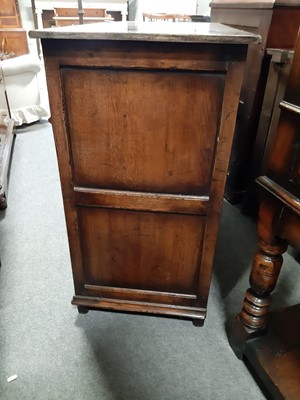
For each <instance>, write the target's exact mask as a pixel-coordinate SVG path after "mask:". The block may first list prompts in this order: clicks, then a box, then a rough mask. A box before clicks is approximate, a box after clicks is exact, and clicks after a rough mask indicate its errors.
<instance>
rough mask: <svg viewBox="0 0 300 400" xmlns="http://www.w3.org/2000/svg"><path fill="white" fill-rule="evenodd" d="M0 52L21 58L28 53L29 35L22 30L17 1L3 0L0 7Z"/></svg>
mask: <svg viewBox="0 0 300 400" xmlns="http://www.w3.org/2000/svg"><path fill="white" fill-rule="evenodd" d="M0 51H1V52H2V53H4V52H5V53H14V54H15V55H16V56H21V55H23V54H26V53H28V44H27V33H26V31H25V30H24V29H22V22H21V18H20V12H19V6H18V1H17V0H2V1H1V6H0Z"/></svg>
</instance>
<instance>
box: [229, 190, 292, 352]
mask: <svg viewBox="0 0 300 400" xmlns="http://www.w3.org/2000/svg"><path fill="white" fill-rule="evenodd" d="M278 207H279V205H278V203H277V202H276V201H275V202H274V201H273V200H272V201H270V202H269V201H268V198H265V199H264V200H263V201H262V203H261V206H260V215H259V223H258V234H259V241H258V245H259V249H258V251H257V252H256V254H255V256H254V260H253V264H252V270H251V275H250V288H249V289H248V290H247V291H246V293H245V298H244V302H243V308H242V310H241V312H240V313H239V314H238V315H237V317H236V319H235V323H234V327H233V331H232V335H231V337H230V345H231V347H232V349H233V350H234V352H235V353H236V355H237V357H239V358H242V356H243V351H244V347H245V344H246V341H247V340H248V339H250V338H253V337H255V336H258V335H259V334H261V333H262V332H263V331H264V330H265V329H266V326H267V315H268V312H269V307H270V304H271V295H270V293H271V292H272V291H273V290H274V288H275V286H276V283H277V279H278V276H279V273H280V269H281V266H282V261H283V259H282V254H283V253H284V252H285V251H286V249H287V243H286V241H285V240H282V239H279V238H277V237H276V236H275V232H276V225H277V224H276V221H277V218H278V217H279V216H280V212H279V211H280V209H279V208H278Z"/></svg>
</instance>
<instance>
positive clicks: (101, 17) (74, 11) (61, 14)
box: [53, 8, 114, 26]
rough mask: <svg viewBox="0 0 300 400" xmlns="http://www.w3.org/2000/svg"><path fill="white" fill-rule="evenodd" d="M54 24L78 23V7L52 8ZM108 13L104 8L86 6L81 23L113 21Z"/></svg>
mask: <svg viewBox="0 0 300 400" xmlns="http://www.w3.org/2000/svg"><path fill="white" fill-rule="evenodd" d="M53 19H54V21H55V25H56V26H68V25H79V16H78V8H54V17H53ZM113 20H114V19H113V18H112V17H111V15H110V14H107V12H106V9H104V8H87V9H85V10H84V12H83V23H84V24H90V23H95V22H106V21H113Z"/></svg>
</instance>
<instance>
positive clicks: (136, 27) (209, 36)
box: [29, 22, 260, 44]
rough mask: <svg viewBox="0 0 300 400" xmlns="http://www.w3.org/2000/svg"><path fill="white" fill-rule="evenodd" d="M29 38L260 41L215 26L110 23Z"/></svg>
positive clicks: (54, 30)
mask: <svg viewBox="0 0 300 400" xmlns="http://www.w3.org/2000/svg"><path fill="white" fill-rule="evenodd" d="M29 36H30V37H32V38H41V39H86V40H130V41H149V42H189V43H233V44H248V43H252V42H258V41H259V39H260V37H259V36H258V35H254V34H252V33H249V32H245V31H241V30H237V29H234V28H230V27H228V26H226V25H222V24H218V23H206V22H200V23H199V22H172V23H170V22H142V23H135V22H110V23H103V22H101V23H96V24H85V25H70V26H66V27H59V28H49V29H41V30H34V31H30V32H29Z"/></svg>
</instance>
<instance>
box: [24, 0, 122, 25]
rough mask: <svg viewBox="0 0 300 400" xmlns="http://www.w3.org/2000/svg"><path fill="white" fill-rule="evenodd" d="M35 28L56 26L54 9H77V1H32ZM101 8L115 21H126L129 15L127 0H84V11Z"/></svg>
mask: <svg viewBox="0 0 300 400" xmlns="http://www.w3.org/2000/svg"><path fill="white" fill-rule="evenodd" d="M31 4H32V12H33V15H34V19H35V27H36V28H38V29H42V28H49V27H51V26H54V25H55V22H54V20H53V17H54V8H77V7H78V1H77V0H63V1H61V0H31ZM89 8H93V9H95V8H99V9H105V10H107V13H108V14H110V15H111V16H112V17H113V18H114V20H115V21H119V20H122V21H126V19H127V15H128V1H127V0H102V1H98V0H83V9H84V11H87V9H89ZM76 16H77V15H76Z"/></svg>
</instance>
